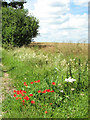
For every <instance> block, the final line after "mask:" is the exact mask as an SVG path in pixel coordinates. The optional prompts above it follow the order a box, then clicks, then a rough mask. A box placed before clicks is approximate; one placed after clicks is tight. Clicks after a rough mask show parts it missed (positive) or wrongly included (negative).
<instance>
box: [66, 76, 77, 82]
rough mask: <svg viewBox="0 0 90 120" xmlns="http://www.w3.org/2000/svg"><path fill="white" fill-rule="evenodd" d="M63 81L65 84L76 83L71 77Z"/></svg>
mask: <svg viewBox="0 0 90 120" xmlns="http://www.w3.org/2000/svg"><path fill="white" fill-rule="evenodd" d="M65 81H66V82H74V81H76V80H75V79H73V78H71V77H69V78H68V79H65Z"/></svg>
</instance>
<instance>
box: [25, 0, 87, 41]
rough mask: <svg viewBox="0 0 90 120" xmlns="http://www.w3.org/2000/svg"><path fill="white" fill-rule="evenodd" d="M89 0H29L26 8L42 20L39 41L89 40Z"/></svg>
mask: <svg viewBox="0 0 90 120" xmlns="http://www.w3.org/2000/svg"><path fill="white" fill-rule="evenodd" d="M88 2H89V0H27V3H25V4H24V8H25V9H28V10H29V13H28V14H29V15H30V14H32V15H34V16H35V17H36V18H38V19H39V21H40V28H39V33H40V35H39V36H38V37H36V38H35V39H34V40H35V41H37V42H74V43H75V42H88Z"/></svg>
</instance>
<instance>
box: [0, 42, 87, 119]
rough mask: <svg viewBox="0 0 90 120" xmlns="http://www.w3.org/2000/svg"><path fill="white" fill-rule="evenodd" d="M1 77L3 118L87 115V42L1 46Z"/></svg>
mask: <svg viewBox="0 0 90 120" xmlns="http://www.w3.org/2000/svg"><path fill="white" fill-rule="evenodd" d="M5 77H6V78H5ZM2 78H3V79H2V80H4V81H2V82H4V85H3V86H4V87H3V88H2V95H3V100H2V117H3V118H88V114H89V113H88V44H81V43H36V42H34V43H31V44H30V45H28V46H23V47H21V48H14V49H9V50H5V49H2ZM7 88H8V89H7Z"/></svg>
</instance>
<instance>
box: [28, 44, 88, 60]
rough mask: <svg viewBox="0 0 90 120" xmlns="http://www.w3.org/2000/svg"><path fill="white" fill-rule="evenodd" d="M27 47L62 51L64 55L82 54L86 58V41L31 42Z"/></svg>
mask: <svg viewBox="0 0 90 120" xmlns="http://www.w3.org/2000/svg"><path fill="white" fill-rule="evenodd" d="M28 47H32V49H33V48H34V47H38V48H39V49H40V50H41V51H43V52H50V53H62V54H64V55H65V56H70V55H73V56H74V57H78V56H82V57H83V58H88V44H87V43H47V42H32V43H31V44H30V45H29V46H28Z"/></svg>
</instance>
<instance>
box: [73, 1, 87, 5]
mask: <svg viewBox="0 0 90 120" xmlns="http://www.w3.org/2000/svg"><path fill="white" fill-rule="evenodd" d="M72 1H73V2H74V4H75V5H83V6H87V5H88V2H89V0H72Z"/></svg>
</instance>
